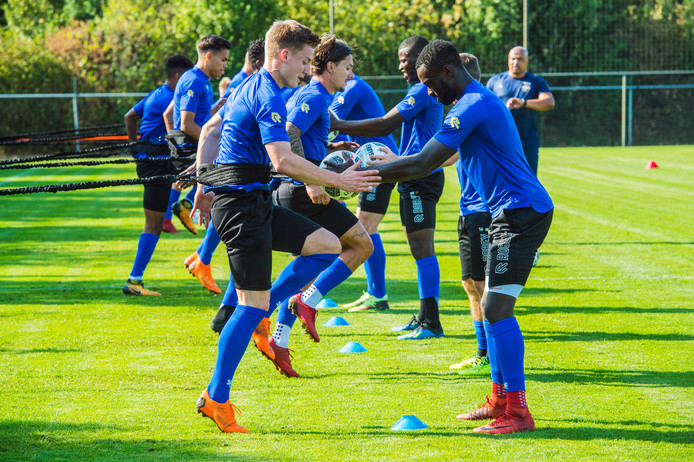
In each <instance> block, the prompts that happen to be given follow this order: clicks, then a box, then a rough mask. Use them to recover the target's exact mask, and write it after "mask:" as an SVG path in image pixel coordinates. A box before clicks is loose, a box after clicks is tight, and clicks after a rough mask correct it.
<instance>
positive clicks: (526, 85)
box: [521, 82, 530, 93]
mask: <svg viewBox="0 0 694 462" xmlns="http://www.w3.org/2000/svg"><path fill="white" fill-rule="evenodd" d="M521 91H522V92H524V93H527V92H529V91H530V82H521Z"/></svg>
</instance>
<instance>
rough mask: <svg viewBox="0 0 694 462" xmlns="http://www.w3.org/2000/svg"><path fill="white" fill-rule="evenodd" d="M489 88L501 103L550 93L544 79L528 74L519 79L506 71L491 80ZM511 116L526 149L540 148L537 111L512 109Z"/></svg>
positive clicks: (522, 108)
mask: <svg viewBox="0 0 694 462" xmlns="http://www.w3.org/2000/svg"><path fill="white" fill-rule="evenodd" d="M487 88H488V89H490V90H491V91H492V92H494V94H496V96H498V97H499V98H501V101H503V102H504V103H506V101H508V100H509V99H511V98H513V97H514V96H515V97H516V98H520V99H525V100H527V99H537V97H538V95H539V94H540V93H549V86H548V85H547V82H545V80H544V79H543V78H542V77H538V76H536V75H535V74H531V73H530V72H526V73H525V75H524V76H523V77H522V78H520V79H517V78H515V77H513V76H511V73H510V72H508V71H506V72H502V73H501V74H497V75H495V76H493V77H492V78H490V79H489V81H488V82H487ZM511 115H512V116H513V120H514V121H515V122H516V127H517V128H518V133H519V134H520V138H521V142H522V143H523V147H525V148H539V147H540V136H539V134H538V133H537V111H534V110H532V109H529V108H527V107H520V108H518V109H512V110H511Z"/></svg>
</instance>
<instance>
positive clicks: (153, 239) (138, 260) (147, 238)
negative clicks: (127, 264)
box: [130, 233, 159, 281]
mask: <svg viewBox="0 0 694 462" xmlns="http://www.w3.org/2000/svg"><path fill="white" fill-rule="evenodd" d="M158 241H159V236H157V235H156V234H152V233H142V234H140V240H139V241H138V243H137V253H136V254H135V261H134V262H133V269H132V270H131V271H130V279H135V280H138V281H142V276H144V274H145V269H146V268H147V265H148V264H149V261H150V260H151V259H152V254H153V253H154V249H155V248H156V247H157V242H158Z"/></svg>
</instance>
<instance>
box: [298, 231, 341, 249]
mask: <svg viewBox="0 0 694 462" xmlns="http://www.w3.org/2000/svg"><path fill="white" fill-rule="evenodd" d="M307 244H308V248H307V249H306V250H307V251H308V253H309V254H315V253H335V254H339V253H340V252H342V245H341V244H340V239H338V237H337V236H335V235H334V234H333V233H331V232H330V231H328V230H327V229H325V228H321V229H319V230H318V231H316V232H315V233H313V234H312V235H311V236H309V238H308V239H307ZM304 247H305V248H306V247H307V246H306V245H305V246H304Z"/></svg>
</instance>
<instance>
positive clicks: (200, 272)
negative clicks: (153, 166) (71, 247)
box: [183, 39, 265, 332]
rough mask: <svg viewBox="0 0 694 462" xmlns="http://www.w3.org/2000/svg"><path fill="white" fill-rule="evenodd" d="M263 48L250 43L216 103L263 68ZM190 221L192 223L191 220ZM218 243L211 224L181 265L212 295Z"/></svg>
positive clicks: (262, 43) (261, 42) (258, 43)
mask: <svg viewBox="0 0 694 462" xmlns="http://www.w3.org/2000/svg"><path fill="white" fill-rule="evenodd" d="M264 47H265V40H264V39H258V40H254V41H252V42H251V43H250V45H249V46H248V48H247V49H246V58H245V64H244V66H243V68H242V69H241V70H240V71H239V72H238V73H237V74H236V75H235V76H234V78H233V79H231V82H230V83H229V85H228V86H227V89H226V90H225V92H224V93H222V97H221V99H220V100H219V101H218V104H220V103H221V104H222V105H223V104H224V102H225V101H226V100H227V99H228V98H229V97H230V96H231V95H232V94H233V92H234V90H235V89H236V87H238V86H239V85H240V84H241V82H243V81H244V80H245V79H246V78H247V77H248V76H249V75H252V74H255V73H256V72H258V71H259V70H260V68H262V67H263V63H264V61H265V49H264ZM194 194H195V193H194V192H193V195H194ZM185 200H186V201H187V202H188V204H187V206H186V207H185V208H186V209H187V210H186V211H185V212H184V213H186V214H187V217H190V214H189V212H188V210H190V209H191V208H192V205H193V203H192V201H191V200H190V199H188V198H186V199H185ZM188 219H190V218H188ZM190 220H191V223H192V219H190ZM193 227H194V224H193ZM219 242H220V238H219V234H217V232H216V230H215V228H214V224H211V226H208V227H207V232H206V233H205V236H204V237H203V238H202V241H201V242H200V245H199V246H198V248H197V249H196V250H195V252H193V253H192V254H191V255H189V256H188V257H186V259H185V260H184V261H183V265H184V266H185V267H186V268H188V270H189V271H190V272H191V274H193V275H195V276H196V277H197V278H198V279H199V280H200V282H201V283H202V285H203V287H205V288H206V289H208V290H210V291H212V292H214V293H221V290H220V289H219V287H218V286H217V284H216V283H215V282H214V279H213V278H212V271H211V267H210V264H211V263H212V256H213V255H214V251H215V250H216V249H217V246H218V245H219ZM227 290H232V291H234V290H235V289H234V288H233V284H232V282H231V279H230V280H229V284H228V286H227ZM219 331H221V328H220V329H219V330H218V332H219Z"/></svg>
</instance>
